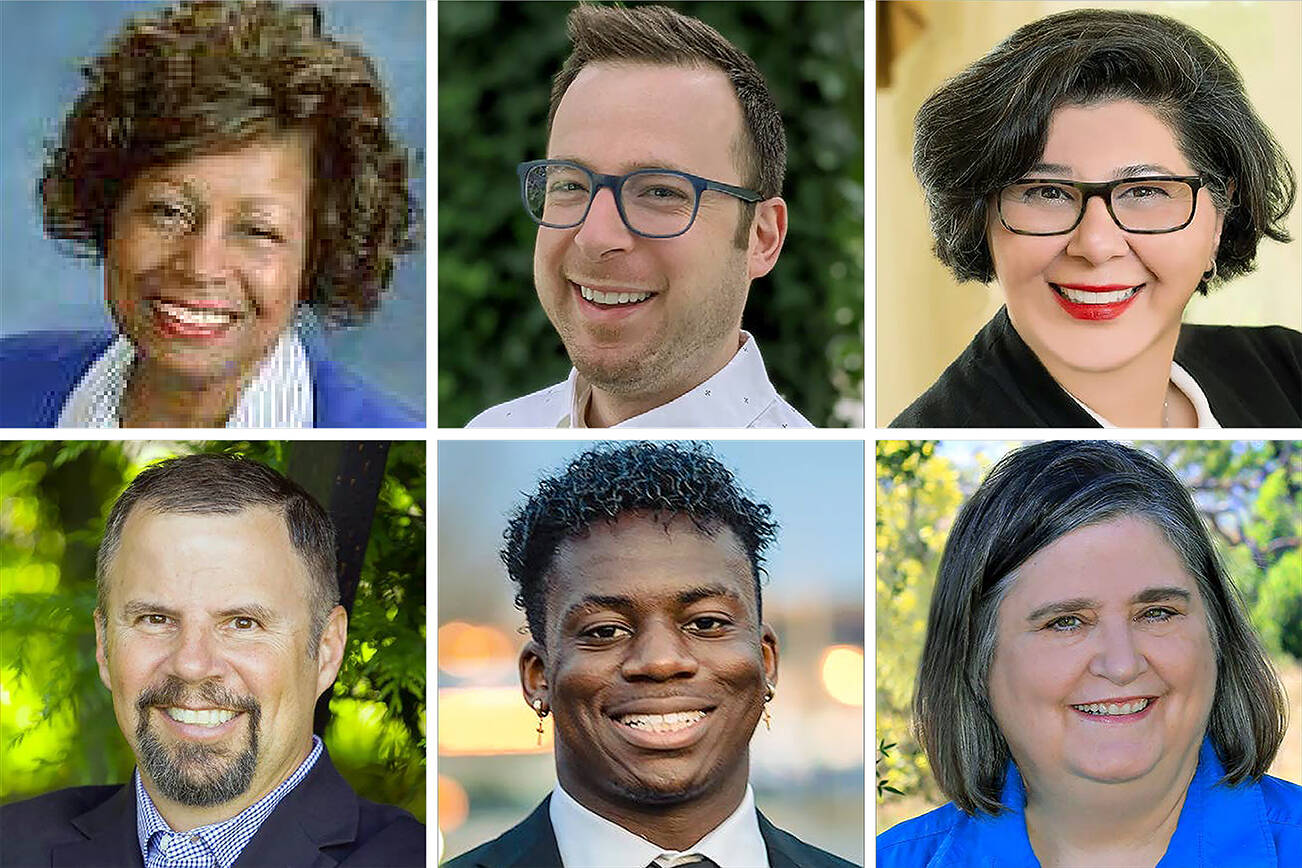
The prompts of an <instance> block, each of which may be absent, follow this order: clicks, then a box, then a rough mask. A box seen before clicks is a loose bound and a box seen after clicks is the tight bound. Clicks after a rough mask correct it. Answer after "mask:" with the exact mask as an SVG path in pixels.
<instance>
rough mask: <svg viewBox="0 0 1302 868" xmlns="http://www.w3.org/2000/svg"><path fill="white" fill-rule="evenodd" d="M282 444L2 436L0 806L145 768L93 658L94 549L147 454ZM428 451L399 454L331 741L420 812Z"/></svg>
mask: <svg viewBox="0 0 1302 868" xmlns="http://www.w3.org/2000/svg"><path fill="white" fill-rule="evenodd" d="M292 448H293V447H292V444H288V443H283V442H276V441H271V442H266V441H262V442H251V441H236V442H229V441H223V442H214V443H165V444H159V443H143V442H141V441H134V442H128V443H122V442H117V441H93V442H65V441H29V442H24V441H5V442H0V802H8V801H13V800H16V799H21V798H26V797H28V796H32V795H36V794H39V793H42V792H47V791H50V790H53V789H58V788H60V787H68V786H80V785H85V784H106V783H121V782H123V781H126V780H128V778H129V775H130V773H131V769H132V767H133V766H134V763H135V761H134V758H133V756H132V754H131V751H130V749H129V748H128V747H127V744H126V742H125V740H123V738H122V735H121V733H120V732H119V730H118V726H117V721H116V719H115V718H114V716H113V705H112V699H111V697H110V695H109V692H108V691H107V690H106V689H105V688H104V686H103V684H101V683H100V680H99V673H98V671H97V669H96V664H95V632H94V627H93V624H92V620H91V613H92V612H93V611H94V608H95V552H96V548H97V546H98V545H99V539H100V536H101V534H102V532H103V528H104V521H105V519H106V518H107V517H108V512H109V510H110V509H111V508H112V505H113V501H114V500H116V499H117V496H118V495H119V494H120V493H121V491H122V489H123V488H124V487H125V486H126V485H127V483H128V482H129V481H130V480H131V479H133V478H134V477H135V475H136V474H137V473H139V472H140V471H141V470H142V469H144V466H145V465H146V464H147V463H148V462H149V461H152V460H155V459H157V458H162V457H166V456H169V455H175V454H186V453H190V452H236V453H239V454H241V455H244V456H245V457H246V458H252V459H256V460H259V461H262V462H264V463H266V464H268V465H270V466H272V467H275V468H276V469H277V470H280V471H281V472H284V471H285V469H286V465H287V463H288V461H289V460H290V457H291V452H292ZM425 523H426V522H425V444H424V442H423V441H411V442H401V443H394V444H393V445H392V446H391V448H390V450H389V454H388V460H387V462H386V466H385V476H384V480H383V483H382V487H381V491H380V495H379V499H378V503H377V505H376V513H375V520H374V522H373V523H372V527H371V536H370V540H369V542H368V546H367V552H366V559H365V563H364V565H363V569H362V577H361V581H360V583H359V586H358V590H357V598H356V601H355V603H354V605H353V611H352V616H351V618H350V621H349V635H348V647H347V649H346V650H345V657H344V663H343V667H342V668H341V670H340V673H339V677H338V679H337V680H336V682H335V685H334V688H333V694H332V697H331V700H330V708H331V714H332V718H331V722H330V725H329V727H328V728H327V730H326V735H325V742H326V746H327V748H329V750H330V755H331V759H332V760H333V761H334V763H335V765H336V766H338V767H339V769H340V771H341V772H342V773H343V774H344V776H345V777H346V778H347V779H348V780H349V781H350V782H351V783H352V784H353V786H354V788H356V790H357V791H358V793H359V794H360V795H362V796H364V797H366V798H369V799H373V800H375V801H379V802H385V803H389V804H397V805H401V806H403V807H405V808H407V809H408V810H410V811H412V813H414V814H415V815H416V816H417V817H418V818H420V819H422V820H423V819H424V816H425Z"/></svg>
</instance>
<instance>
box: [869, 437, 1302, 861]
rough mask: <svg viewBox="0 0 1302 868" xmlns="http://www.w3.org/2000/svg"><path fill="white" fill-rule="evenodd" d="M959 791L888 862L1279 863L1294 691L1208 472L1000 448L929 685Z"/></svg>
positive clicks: (969, 506) (953, 570)
mask: <svg viewBox="0 0 1302 868" xmlns="http://www.w3.org/2000/svg"><path fill="white" fill-rule="evenodd" d="M914 723H915V727H916V730H917V733H918V737H919V741H920V743H921V744H922V746H923V748H924V749H925V751H926V753H927V759H928V762H929V764H930V767H931V769H932V772H933V774H934V775H935V776H936V781H937V783H938V784H939V785H940V788H941V790H942V791H943V792H944V793H945V795H947V796H948V797H949V798H950V799H951V800H952V803H951V804H948V805H945V806H944V807H941V808H938V809H936V810H934V811H932V812H930V813H928V814H924V815H923V816H921V817H918V818H916V819H913V820H908V821H906V822H903V823H900V824H899V825H897V826H895V827H893V828H891V829H890V830H888V831H886V832H884V833H883V834H881V835H880V836H878V838H877V864H878V865H879V866H883V868H886V866H901V868H903V866H909V868H922V866H927V868H941V866H965V868H971V866H979V865H987V866H994V865H998V866H1001V868H1020V866H1037V865H1061V866H1090V868H1098V866H1112V865H1117V866H1120V865H1125V866H1136V865H1159V864H1160V865H1163V866H1171V868H1175V866H1179V868H1199V866H1207V868H1213V866H1215V868H1223V866H1236V868H1267V866H1269V868H1276V866H1284V865H1297V864H1298V861H1297V860H1298V857H1299V854H1302V787H1298V786H1297V785H1296V784H1292V783H1287V782H1285V781H1281V780H1279V779H1277V778H1273V777H1271V776H1269V775H1267V774H1266V770H1267V769H1268V768H1269V767H1270V764H1271V761H1272V760H1273V758H1274V756H1275V753H1276V751H1277V750H1278V749H1279V746H1280V743H1281V741H1282V740H1283V738H1284V733H1285V728H1286V723H1287V703H1286V700H1285V696H1284V693H1283V688H1282V687H1281V686H1280V683H1279V681H1278V679H1277V677H1276V675H1275V673H1274V671H1273V670H1272V669H1271V666H1270V663H1269V661H1268V659H1267V657H1266V654H1265V651H1264V649H1263V648H1262V645H1261V643H1260V641H1259V640H1258V639H1257V637H1256V635H1255V634H1254V633H1253V631H1252V627H1251V626H1250V624H1249V622H1248V620H1247V617H1246V616H1245V615H1244V612H1243V609H1242V605H1241V603H1240V601H1239V598H1238V596H1237V592H1236V591H1235V589H1234V586H1233V584H1232V582H1231V581H1230V578H1229V576H1228V575H1227V574H1226V571H1225V568H1224V566H1223V565H1222V564H1221V562H1220V560H1219V559H1218V557H1217V554H1216V551H1215V549H1213V547H1212V543H1211V539H1210V538H1209V536H1208V533H1207V530H1206V528H1205V527H1204V526H1203V524H1202V522H1201V521H1200V519H1199V516H1198V513H1197V511H1196V509H1195V507H1194V505H1193V501H1192V500H1191V499H1190V496H1189V493H1188V491H1186V489H1185V488H1184V486H1183V485H1181V484H1180V482H1179V480H1178V479H1177V478H1176V477H1175V475H1174V474H1173V473H1171V471H1170V470H1168V469H1167V468H1166V467H1165V466H1164V465H1163V464H1162V463H1161V462H1159V461H1157V460H1156V459H1154V458H1152V457H1150V456H1148V455H1146V454H1144V453H1143V452H1140V451H1138V450H1136V449H1132V448H1129V447H1126V446H1122V445H1119V444H1116V443H1111V442H1098V443H1094V442H1079V441H1069V440H1059V441H1052V442H1048V443H1039V444H1036V445H1033V446H1028V447H1025V448H1022V449H1019V450H1017V451H1015V452H1012V453H1010V454H1009V455H1007V456H1005V457H1004V459H1003V460H1001V461H1000V462H999V463H998V464H997V465H996V466H995V468H994V469H993V470H992V471H991V472H990V474H989V475H988V476H987V477H986V479H985V481H984V482H982V483H981V486H980V487H979V488H978V489H977V491H976V493H975V494H973V495H972V497H971V499H969V500H968V502H967V503H966V504H964V506H963V508H962V509H961V510H960V512H959V515H958V518H957V520H956V521H955V523H954V527H953V529H952V531H951V532H950V536H949V540H948V541H947V543H946V545H945V551H944V554H943V555H942V558H941V564H940V570H939V574H938V576H937V579H936V587H935V590H934V592H933V596H932V601H931V611H930V615H929V618H928V622H927V638H926V642H925V645H924V648H923V652H922V662H921V665H920V669H919V674H918V683H917V688H916V693H915V696H914Z"/></svg>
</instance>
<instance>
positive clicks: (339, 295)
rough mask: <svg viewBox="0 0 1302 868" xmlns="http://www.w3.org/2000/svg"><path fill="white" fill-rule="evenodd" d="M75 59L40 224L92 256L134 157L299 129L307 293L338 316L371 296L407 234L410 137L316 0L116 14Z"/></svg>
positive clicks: (375, 300)
mask: <svg viewBox="0 0 1302 868" xmlns="http://www.w3.org/2000/svg"><path fill="white" fill-rule="evenodd" d="M82 73H83V75H85V77H86V79H87V82H88V85H87V89H86V90H85V91H84V92H83V93H82V94H81V96H80V97H79V98H78V99H77V101H76V103H75V104H74V105H73V108H72V111H71V112H70V113H69V114H68V116H67V118H66V119H65V121H64V126H63V130H62V135H61V138H60V140H59V141H58V142H55V143H51V144H50V145H49V147H48V153H47V159H46V164H45V168H44V171H43V173H42V177H41V180H40V183H39V188H38V193H39V195H40V198H41V200H42V203H43V206H44V220H45V231H46V234H47V235H49V236H50V237H52V238H55V239H58V240H61V241H66V242H69V249H70V251H71V252H73V253H74V254H78V255H84V256H88V257H90V258H93V259H96V260H101V261H102V260H103V258H104V256H105V253H106V251H107V245H108V241H109V239H110V238H111V236H112V220H113V215H114V212H115V209H116V207H117V205H118V202H119V201H120V199H121V197H122V195H123V194H124V193H125V192H126V191H127V190H128V189H129V187H130V185H131V183H132V182H133V180H134V179H135V178H136V177H137V176H138V175H139V174H140V172H141V171H143V170H145V169H148V168H151V167H155V166H160V165H166V164H170V163H175V162H178V161H181V160H185V159H188V158H190V157H193V156H198V155H201V154H207V153H214V152H219V151H222V150H226V149H229V148H231V147H233V146H238V145H240V144H242V143H246V142H249V141H251V140H254V139H258V138H264V137H267V136H274V135H277V134H281V133H284V132H287V131H291V130H306V131H307V132H308V133H309V134H310V136H311V140H312V144H313V148H312V152H313V156H312V163H313V165H312V193H311V206H310V210H311V246H310V248H309V251H308V259H307V266H306V269H305V273H304V280H303V286H304V297H305V299H306V301H307V302H308V303H309V304H310V305H311V306H312V307H314V308H315V309H316V310H317V311H318V312H319V313H320V314H322V315H323V316H324V317H325V319H326V320H327V321H329V322H331V323H336V324H343V323H356V322H361V321H364V320H365V319H366V318H367V317H368V315H369V314H370V313H371V312H372V311H374V310H375V308H376V307H377V306H378V305H379V302H380V296H381V294H382V293H383V291H384V290H385V288H386V287H387V286H388V284H389V280H390V278H391V277H392V274H393V260H394V257H395V256H396V255H398V254H400V253H405V252H408V251H410V250H412V249H413V248H414V247H415V226H416V222H417V218H418V212H417V205H416V202H415V199H414V198H413V197H412V196H411V195H410V194H409V192H408V188H407V172H408V166H407V152H406V150H405V149H404V148H403V147H402V145H401V144H399V143H398V142H397V141H396V139H395V137H394V135H393V134H392V132H391V131H390V128H389V111H388V106H387V104H386V100H385V96H384V90H383V86H382V84H381V82H380V78H379V75H378V74H377V73H376V70H375V67H374V65H373V64H372V63H371V61H370V59H369V58H367V57H366V55H365V54H363V53H362V52H361V50H360V49H358V48H356V47H355V46H352V45H346V44H343V43H341V42H337V41H335V40H334V39H331V38H329V37H327V36H325V35H323V33H322V27H321V12H320V10H319V9H318V8H317V7H316V6H315V5H313V4H294V5H284V4H281V3H278V2H274V0H199V2H183V3H180V4H179V5H177V6H175V7H172V8H168V9H166V10H164V11H162V12H161V13H159V14H157V15H154V16H150V17H144V18H136V19H133V20H131V21H130V22H128V23H127V25H126V26H125V27H124V28H123V30H122V31H121V32H120V33H119V34H118V35H117V36H116V37H115V38H114V39H113V41H112V42H111V43H110V44H109V48H108V51H107V52H105V53H104V54H103V55H101V56H100V57H97V58H95V59H94V60H92V61H91V62H89V63H88V64H86V65H85V66H84V67H83V68H82Z"/></svg>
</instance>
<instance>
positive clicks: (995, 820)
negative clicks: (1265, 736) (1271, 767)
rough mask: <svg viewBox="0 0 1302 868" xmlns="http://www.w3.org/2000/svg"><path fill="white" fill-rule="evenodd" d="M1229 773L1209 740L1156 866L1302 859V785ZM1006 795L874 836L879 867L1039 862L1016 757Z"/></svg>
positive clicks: (1241, 866) (1213, 867) (1012, 867)
mask: <svg viewBox="0 0 1302 868" xmlns="http://www.w3.org/2000/svg"><path fill="white" fill-rule="evenodd" d="M1286 749H1287V748H1286ZM1224 775H1225V768H1224V767H1223V766H1222V765H1221V761H1220V759H1219V758H1218V757H1217V756H1216V751H1215V749H1213V748H1212V742H1211V739H1204V740H1203V745H1202V748H1201V749H1200V750H1199V753H1198V769H1197V771H1195V772H1194V777H1193V780H1192V781H1191V782H1190V784H1189V793H1188V795H1186V796H1185V800H1184V807H1183V808H1181V809H1180V820H1179V822H1178V823H1177V824H1176V828H1175V833H1174V834H1172V835H1171V842H1170V843H1169V844H1168V845H1167V848H1166V855H1165V856H1163V857H1162V861H1161V862H1158V863H1157V868H1227V866H1233V868H1286V866H1287V868H1298V866H1302V787H1299V786H1298V785H1297V784H1291V783H1289V782H1288V781H1281V780H1280V779H1279V778H1273V777H1271V776H1270V775H1265V776H1263V777H1262V779H1261V780H1259V781H1256V782H1252V783H1246V784H1241V785H1240V786H1237V787H1225V786H1221V785H1219V784H1218V783H1217V782H1218V781H1220V779H1221V778H1222V777H1224ZM1002 801H1003V803H1004V806H1005V807H1007V808H1009V810H1007V811H1005V812H1004V813H1003V814H1001V815H1000V816H998V817H991V816H990V815H988V814H982V815H980V816H979V817H971V816H968V815H967V814H965V813H963V812H962V811H960V810H959V809H958V808H956V807H954V805H953V804H948V805H945V806H944V807H941V808H937V809H936V810H934V811H931V812H930V813H927V814H923V815H922V816H921V817H915V818H914V819H912V820H906V821H904V822H903V823H900V824H899V825H897V826H894V827H892V828H890V829H888V830H887V831H885V832H883V833H882V834H880V835H878V836H877V866H878V868H960V866H961V868H993V866H996V865H997V866H999V868H1024V866H1025V868H1039V865H1040V861H1039V860H1038V859H1036V857H1035V852H1034V851H1033V850H1032V849H1031V842H1030V839H1029V838H1028V837H1027V834H1026V814H1025V808H1026V791H1025V790H1024V789H1023V788H1022V778H1021V775H1019V774H1018V773H1017V768H1016V766H1014V765H1013V764H1012V763H1009V764H1008V776H1007V778H1006V779H1005V782H1004V793H1003V796H1002Z"/></svg>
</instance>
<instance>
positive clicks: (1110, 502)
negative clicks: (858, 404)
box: [913, 440, 1288, 815]
mask: <svg viewBox="0 0 1302 868" xmlns="http://www.w3.org/2000/svg"><path fill="white" fill-rule="evenodd" d="M1123 516H1137V517H1140V518H1143V519H1145V520H1147V521H1149V522H1151V523H1152V524H1153V526H1154V527H1156V528H1157V529H1158V530H1159V531H1161V533H1162V535H1163V536H1164V537H1165V538H1166V540H1167V542H1168V543H1170V545H1171V548H1172V549H1173V550H1174V551H1175V553H1176V554H1177V555H1178V556H1179V557H1180V559H1181V561H1183V563H1184V566H1185V569H1186V570H1187V571H1188V574H1189V576H1190V578H1191V579H1193V581H1194V582H1195V583H1196V585H1197V587H1198V593H1199V595H1200V596H1201V597H1202V601H1203V605H1204V606H1205V607H1206V610H1207V621H1208V624H1207V627H1208V632H1209V633H1210V635H1211V641H1212V647H1213V648H1214V649H1215V653H1216V693H1215V697H1214V699H1213V701H1212V711H1211V718H1210V720H1209V721H1208V725H1207V733H1208V735H1210V736H1211V739H1212V744H1213V745H1214V746H1215V748H1216V753H1217V755H1218V756H1219V757H1220V759H1221V761H1222V763H1223V764H1224V766H1225V778H1224V781H1225V782H1226V783H1228V784H1229V785H1231V786H1233V785H1235V784H1238V783H1240V782H1242V781H1243V780H1245V779H1247V778H1249V777H1251V778H1254V779H1255V778H1259V777H1261V775H1263V774H1265V773H1266V771H1267V769H1269V768H1270V763H1271V760H1273V759H1274V757H1275V752H1276V751H1277V750H1278V749H1279V745H1280V743H1281V742H1282V741H1283V739H1284V732H1285V729H1286V726H1287V717H1288V705H1287V702H1286V699H1285V696H1284V691H1283V688H1282V687H1281V686H1280V684H1279V680H1278V679H1277V678H1276V676H1275V673H1274V671H1273V670H1272V669H1271V667H1270V662H1269V661H1268V659H1267V657H1266V652H1265V650H1264V648H1263V647H1262V645H1261V642H1260V640H1259V639H1258V638H1257V635H1256V634H1255V633H1254V632H1253V630H1252V626H1251V624H1249V622H1248V619H1247V616H1246V615H1245V614H1244V612H1243V605H1242V603H1241V601H1240V600H1239V597H1238V592H1237V590H1236V589H1235V588H1234V585H1233V583H1232V582H1231V580H1230V577H1229V575H1228V574H1227V573H1226V571H1225V567H1224V566H1223V565H1222V563H1221V561H1220V559H1219V558H1218V556H1217V554H1216V550H1215V549H1214V548H1213V547H1212V542H1211V539H1210V537H1209V536H1208V534H1207V529H1206V528H1205V527H1204V525H1203V523H1202V521H1201V520H1200V519H1199V516H1198V512H1197V510H1196V509H1195V507H1194V504H1193V500H1192V499H1191V498H1190V496H1189V492H1188V491H1187V490H1186V489H1185V487H1184V486H1183V485H1182V484H1181V483H1180V480H1178V479H1177V478H1176V477H1175V474H1173V473H1172V472H1171V471H1170V470H1169V469H1168V468H1167V467H1166V465H1164V464H1162V463H1161V462H1160V461H1158V460H1157V459H1155V458H1152V457H1151V456H1149V455H1147V454H1145V453H1143V452H1140V451H1139V450H1137V449H1132V448H1129V447H1126V446H1122V445H1120V444H1117V443H1113V442H1111V441H1098V442H1081V441H1074V440H1054V441H1050V442H1047V443H1038V444H1035V445H1033V446H1027V447H1024V448H1022V449H1018V450H1016V451H1014V452H1011V453H1009V454H1008V455H1006V456H1004V458H1003V459H1002V460H1001V461H1000V462H999V463H998V464H996V465H995V467H994V469H993V470H991V471H990V474H989V475H988V476H987V477H986V478H985V481H984V482H982V483H981V486H980V487H979V488H978V489H977V490H976V493H974V494H973V495H972V497H971V498H970V499H969V500H968V501H967V503H965V504H964V505H963V508H962V509H961V510H959V513H958V518H957V520H956V521H955V522H954V527H953V529H952V530H951V531H950V535H949V540H948V541H947V542H946V543H945V551H944V554H943V555H942V556H941V561H940V570H939V574H938V575H937V577H936V587H935V590H934V592H933V596H932V599H931V612H930V614H929V616H928V619H927V639H926V643H925V645H924V647H923V652H922V662H921V665H920V667H919V671H918V683H917V690H916V693H915V694H914V700H913V713H914V725H915V727H916V731H917V735H918V740H919V742H920V743H921V744H922V746H923V748H924V749H925V750H926V752H927V758H928V761H929V762H930V764H931V769H932V772H933V773H934V774H935V776H936V782H937V783H938V784H939V785H940V788H941V790H942V791H943V792H944V793H945V795H946V796H948V797H949V798H950V799H951V800H952V801H953V802H954V804H955V805H956V806H958V807H959V808H961V809H962V810H964V811H966V812H967V813H969V814H972V815H975V814H977V813H978V812H986V813H990V814H998V813H1000V811H1001V810H1002V805H1001V804H1000V795H1001V793H1002V790H1003V784H1004V774H1005V768H1006V766H1007V764H1008V761H1009V759H1010V758H1011V755H1010V753H1009V749H1008V744H1007V742H1006V741H1005V740H1004V737H1003V735H1002V734H1001V733H1000V731H999V727H998V725H997V724H996V722H995V718H994V714H993V712H992V710H991V705H990V699H989V693H988V677H989V672H990V663H991V661H992V660H993V658H994V653H995V644H996V629H997V628H996V625H997V618H998V614H999V607H1000V604H1001V603H1002V601H1003V599H1004V597H1005V595H1006V594H1007V592H1008V590H1009V588H1011V587H1012V585H1013V584H1015V583H1016V581H1017V572H1018V568H1019V567H1020V566H1021V565H1022V564H1023V563H1025V562H1026V560H1027V559H1028V558H1030V557H1031V556H1032V555H1034V554H1035V553H1036V552H1038V551H1040V550H1041V549H1043V548H1044V547H1045V546H1047V545H1049V544H1050V543H1052V542H1054V541H1055V540H1057V539H1060V538H1062V537H1063V536H1065V535H1067V534H1069V533H1071V532H1072V531H1075V530H1079V529H1080V528H1083V527H1088V526H1090V525H1096V524H1100V523H1103V522H1107V521H1111V520H1113V519H1116V518H1120V517H1123Z"/></svg>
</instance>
